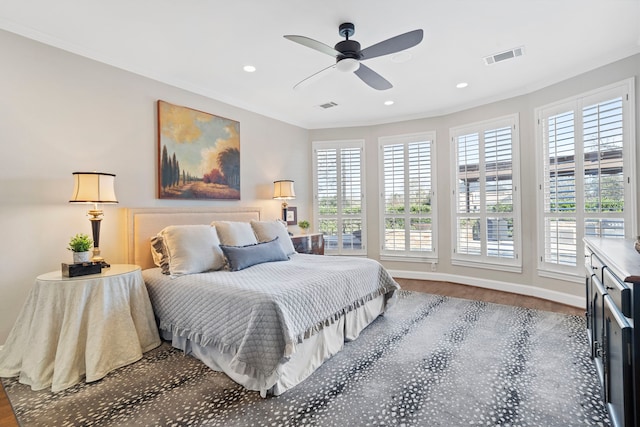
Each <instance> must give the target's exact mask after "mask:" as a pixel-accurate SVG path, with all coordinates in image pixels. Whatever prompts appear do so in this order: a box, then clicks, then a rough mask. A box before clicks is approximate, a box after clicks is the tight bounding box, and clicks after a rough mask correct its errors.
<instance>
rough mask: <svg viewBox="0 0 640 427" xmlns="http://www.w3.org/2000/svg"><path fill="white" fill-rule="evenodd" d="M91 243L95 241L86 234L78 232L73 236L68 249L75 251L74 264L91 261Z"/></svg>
mask: <svg viewBox="0 0 640 427" xmlns="http://www.w3.org/2000/svg"><path fill="white" fill-rule="evenodd" d="M91 245H93V241H92V240H91V239H90V238H89V236H87V235H86V234H82V233H78V234H76V235H75V236H73V237H72V238H71V240H70V241H69V247H68V248H67V249H69V250H70V251H71V252H73V263H74V264H79V263H83V262H90V261H91V252H89V250H90V249H91Z"/></svg>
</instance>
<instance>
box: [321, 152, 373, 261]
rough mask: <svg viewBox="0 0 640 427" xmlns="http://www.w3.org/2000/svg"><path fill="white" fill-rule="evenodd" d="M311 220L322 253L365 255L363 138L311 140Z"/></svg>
mask: <svg viewBox="0 0 640 427" xmlns="http://www.w3.org/2000/svg"><path fill="white" fill-rule="evenodd" d="M312 147H313V185H314V205H313V212H314V215H313V216H314V219H315V222H316V229H317V230H319V231H320V232H321V233H323V234H324V239H325V240H324V244H325V252H327V253H330V254H340V255H347V254H354V255H361V254H366V244H365V243H366V232H365V230H366V227H365V218H366V216H365V202H364V191H365V190H364V162H363V159H364V155H363V152H364V141H362V140H357V141H319V142H314V143H313V146H312Z"/></svg>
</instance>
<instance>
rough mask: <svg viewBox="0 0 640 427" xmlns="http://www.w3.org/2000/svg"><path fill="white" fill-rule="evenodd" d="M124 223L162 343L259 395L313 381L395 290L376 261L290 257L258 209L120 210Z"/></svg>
mask: <svg viewBox="0 0 640 427" xmlns="http://www.w3.org/2000/svg"><path fill="white" fill-rule="evenodd" d="M126 221H127V227H126V228H127V232H128V236H127V238H128V239H127V241H128V245H127V251H128V254H127V257H128V261H129V262H130V263H133V264H137V265H140V266H141V267H142V268H143V277H144V279H145V284H146V285H147V288H148V291H149V297H150V299H151V304H152V306H153V308H154V314H155V316H156V321H157V324H158V327H159V330H160V334H161V336H162V338H163V339H165V340H167V341H170V342H171V344H172V345H173V346H174V347H176V348H179V349H181V350H183V351H184V352H185V353H187V354H191V355H193V356H194V357H196V358H198V359H200V360H201V361H203V362H204V363H205V364H206V365H207V366H209V367H210V368H212V369H214V370H217V371H222V372H224V373H226V374H227V375H228V376H229V377H230V378H231V379H233V380H234V381H236V382H237V383H239V384H241V385H243V386H244V387H246V388H247V389H249V390H255V391H259V392H260V394H261V396H263V397H266V396H267V395H276V396H277V395H280V394H282V393H284V392H285V391H287V390H289V389H291V388H292V387H294V386H295V385H297V384H299V383H300V382H302V381H303V380H304V379H305V378H307V377H308V376H309V375H311V374H312V373H313V372H314V371H315V370H316V369H317V368H318V367H319V366H320V365H322V363H324V361H326V360H327V359H329V358H330V357H331V356H333V355H334V354H336V353H337V352H339V351H340V350H341V349H342V348H343V346H344V343H345V342H348V341H350V340H354V339H356V338H357V337H358V335H359V334H360V332H361V331H362V330H363V329H364V328H365V327H366V326H367V325H369V324H370V323H371V322H372V321H373V320H375V319H376V318H377V317H378V316H379V315H381V314H383V313H384V311H385V310H386V309H387V308H388V307H389V306H390V304H391V303H392V302H393V300H394V296H395V292H396V290H398V289H399V286H398V285H397V283H396V282H395V281H394V280H393V279H392V278H391V277H390V276H389V274H388V272H387V271H386V270H385V269H384V268H383V267H382V266H381V265H380V264H379V263H378V262H376V261H374V260H370V259H366V258H354V257H330V256H318V255H307V254H298V253H295V251H294V250H293V246H292V245H291V240H290V239H289V237H288V235H287V234H286V228H285V227H284V226H283V225H282V224H279V223H278V221H265V220H262V219H261V212H260V209H259V208H233V209H231V208H229V209H226V208H140V209H127V210H126ZM252 239H254V240H252ZM185 242H189V243H188V244H186V243H185ZM211 247H213V250H211ZM152 248H153V251H152ZM203 254H204V255H203ZM169 255H170V256H169ZM167 259H169V261H167ZM211 270H215V271H211Z"/></svg>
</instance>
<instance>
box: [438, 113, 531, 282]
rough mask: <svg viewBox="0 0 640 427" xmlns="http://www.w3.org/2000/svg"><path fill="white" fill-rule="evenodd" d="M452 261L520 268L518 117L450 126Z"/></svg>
mask: <svg viewBox="0 0 640 427" xmlns="http://www.w3.org/2000/svg"><path fill="white" fill-rule="evenodd" d="M450 132H451V141H452V144H453V152H454V155H453V162H454V166H453V177H452V182H453V183H454V186H455V188H454V189H453V195H454V197H453V203H454V207H453V212H454V223H453V229H454V233H453V239H454V241H453V256H452V263H453V264H454V265H469V266H473V267H482V268H499V269H501V270H507V271H515V272H520V271H521V268H522V262H521V260H520V257H519V253H520V240H521V239H520V197H519V193H518V188H519V185H518V183H519V169H518V165H519V164H520V162H519V159H518V133H519V131H518V116H517V115H512V116H508V117H505V118H501V119H496V120H491V121H487V122H482V123H475V124H471V125H466V126H461V127H457V128H453V129H451V131H450Z"/></svg>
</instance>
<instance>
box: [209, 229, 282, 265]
mask: <svg viewBox="0 0 640 427" xmlns="http://www.w3.org/2000/svg"><path fill="white" fill-rule="evenodd" d="M220 248H221V249H222V252H223V253H224V256H225V257H227V261H229V269H230V270H231V271H239V270H243V269H245V268H248V267H251V266H252V265H256V264H262V263H264V262H273V261H287V260H288V259H289V257H288V256H287V254H285V253H284V250H283V249H282V246H281V245H280V243H279V242H278V237H276V238H275V239H273V240H270V241H268V242H263V243H257V244H255V245H247V246H228V245H220Z"/></svg>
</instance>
